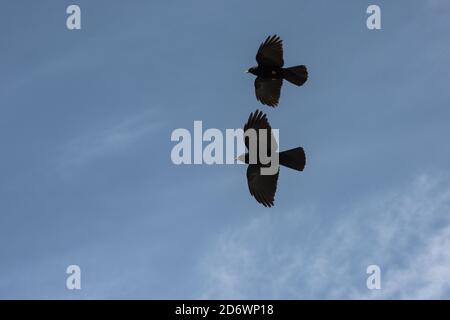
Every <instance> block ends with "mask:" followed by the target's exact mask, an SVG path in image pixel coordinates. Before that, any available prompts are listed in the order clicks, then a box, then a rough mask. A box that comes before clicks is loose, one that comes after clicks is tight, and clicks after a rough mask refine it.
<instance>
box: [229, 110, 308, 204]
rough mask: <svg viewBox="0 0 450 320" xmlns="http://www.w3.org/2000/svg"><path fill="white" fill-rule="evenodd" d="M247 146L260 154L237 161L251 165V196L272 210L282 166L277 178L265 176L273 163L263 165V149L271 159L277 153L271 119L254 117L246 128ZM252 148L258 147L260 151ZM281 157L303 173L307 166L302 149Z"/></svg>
mask: <svg viewBox="0 0 450 320" xmlns="http://www.w3.org/2000/svg"><path fill="white" fill-rule="evenodd" d="M250 129H254V130H255V131H254V132H255V134H254V135H253V137H254V139H253V141H252V140H251V138H250V137H252V135H251V134H250V135H249V130H250ZM261 129H265V130H261ZM263 135H266V137H265V140H264V139H262V137H263ZM261 139H262V141H261ZM255 140H256V141H255ZM264 141H266V142H267V143H266V144H265V145H263V142H264ZM244 143H245V146H246V147H247V150H249V152H257V153H256V155H255V154H250V153H249V152H247V153H245V154H242V155H240V156H239V157H237V159H238V160H239V161H241V162H244V163H247V164H248V165H249V166H248V168H247V182H248V188H249V190H250V194H251V195H252V196H253V197H255V199H256V201H258V202H259V203H261V204H263V205H264V206H265V207H272V206H273V205H274V200H275V192H276V190H277V181H278V174H279V166H277V167H276V173H275V174H272V175H263V174H261V168H263V167H265V168H269V167H270V164H271V162H269V163H267V161H261V160H262V159H261V158H260V153H259V148H260V147H262V148H266V155H267V156H268V157H269V158H271V157H272V154H274V153H275V152H276V149H277V142H276V140H275V138H274V136H273V134H272V128H271V127H270V124H269V122H268V121H267V116H266V115H265V114H264V113H262V112H261V111H259V110H256V111H255V112H254V113H251V114H250V116H249V118H248V121H247V123H246V124H245V126H244ZM260 144H261V145H260ZM252 146H256V149H255V147H252ZM278 156H279V164H280V165H282V166H285V167H288V168H291V169H294V170H298V171H303V169H304V167H305V164H306V157H305V152H304V151H303V148H301V147H299V148H295V149H291V150H287V151H283V152H280V153H279V154H278ZM263 163H267V164H263Z"/></svg>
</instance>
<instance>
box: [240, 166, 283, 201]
mask: <svg viewBox="0 0 450 320" xmlns="http://www.w3.org/2000/svg"><path fill="white" fill-rule="evenodd" d="M279 172H280V171H279V170H278V171H277V173H276V174H274V175H261V166H260V165H256V164H251V165H249V166H248V168H247V182H248V189H249V191H250V194H251V195H252V196H253V197H254V198H255V199H256V201H258V202H259V203H261V204H262V205H263V206H265V207H269V208H270V207H272V206H273V203H274V201H275V193H276V191H277V182H278V175H279Z"/></svg>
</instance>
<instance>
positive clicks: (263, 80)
mask: <svg viewBox="0 0 450 320" xmlns="http://www.w3.org/2000/svg"><path fill="white" fill-rule="evenodd" d="M256 61H257V62H258V66H255V67H252V68H250V69H248V70H247V72H249V73H252V74H254V75H255V76H256V79H255V95H256V99H257V100H258V101H260V102H261V103H262V104H265V105H268V106H270V107H276V106H277V105H278V101H279V100H280V91H281V86H282V85H283V79H286V80H287V81H289V82H291V83H293V84H295V85H297V86H301V85H303V84H304V83H305V82H306V80H307V79H308V71H307V70H306V67H305V66H303V65H301V66H295V67H290V68H283V65H284V60H283V41H282V40H281V39H280V37H279V36H277V35H273V36H268V37H267V39H266V41H264V42H263V43H261V45H260V46H259V49H258V53H257V54H256Z"/></svg>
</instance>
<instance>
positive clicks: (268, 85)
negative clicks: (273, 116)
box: [255, 77, 283, 107]
mask: <svg viewBox="0 0 450 320" xmlns="http://www.w3.org/2000/svg"><path fill="white" fill-rule="evenodd" d="M282 85H283V79H272V78H263V77H257V78H256V79H255V95H256V99H257V100H258V101H260V102H261V103H262V104H265V105H267V106H270V107H276V106H277V105H278V101H279V100H280V92H281V86H282Z"/></svg>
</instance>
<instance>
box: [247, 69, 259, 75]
mask: <svg viewBox="0 0 450 320" xmlns="http://www.w3.org/2000/svg"><path fill="white" fill-rule="evenodd" d="M256 68H257V67H251V68H250V69H248V70H247V71H245V72H247V73H251V74H254V75H256Z"/></svg>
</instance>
